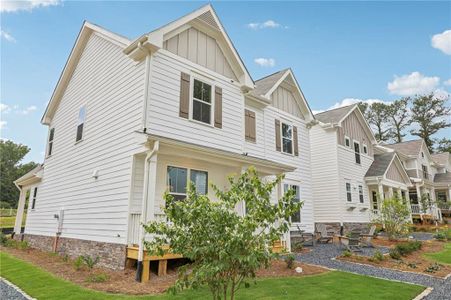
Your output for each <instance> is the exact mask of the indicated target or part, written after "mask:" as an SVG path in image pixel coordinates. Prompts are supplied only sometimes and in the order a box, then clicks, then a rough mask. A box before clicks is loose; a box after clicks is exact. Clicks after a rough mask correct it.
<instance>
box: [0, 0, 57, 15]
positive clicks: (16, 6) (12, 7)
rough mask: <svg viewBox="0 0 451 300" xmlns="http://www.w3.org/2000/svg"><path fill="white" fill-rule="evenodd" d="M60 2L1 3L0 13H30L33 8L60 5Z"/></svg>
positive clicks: (40, 0) (35, 0)
mask: <svg viewBox="0 0 451 300" xmlns="http://www.w3.org/2000/svg"><path fill="white" fill-rule="evenodd" d="M60 4H61V1H60V0H23V1H4V0H2V1H1V5H0V12H7V13H8V12H16V11H21V10H25V11H32V10H33V9H35V8H40V7H47V6H56V5H60Z"/></svg>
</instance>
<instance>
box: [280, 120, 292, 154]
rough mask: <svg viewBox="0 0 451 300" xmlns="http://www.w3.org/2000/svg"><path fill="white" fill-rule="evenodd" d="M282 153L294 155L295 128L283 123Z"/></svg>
mask: <svg viewBox="0 0 451 300" xmlns="http://www.w3.org/2000/svg"><path fill="white" fill-rule="evenodd" d="M282 151H283V152H285V153H289V154H293V126H291V125H288V124H285V123H282Z"/></svg>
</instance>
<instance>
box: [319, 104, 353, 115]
mask: <svg viewBox="0 0 451 300" xmlns="http://www.w3.org/2000/svg"><path fill="white" fill-rule="evenodd" d="M355 105H358V103H354V104H349V105H346V106H340V107H336V108H332V109H329V110H325V111H322V112H320V113H317V114H316V115H319V114H323V113H327V112H330V111H333V110H337V109H342V108H347V107H350V106H355Z"/></svg>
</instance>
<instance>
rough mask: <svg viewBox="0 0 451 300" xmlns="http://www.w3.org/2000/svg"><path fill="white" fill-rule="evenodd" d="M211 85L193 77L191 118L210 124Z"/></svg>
mask: <svg viewBox="0 0 451 300" xmlns="http://www.w3.org/2000/svg"><path fill="white" fill-rule="evenodd" d="M211 106H212V86H211V85H210V84H207V83H205V82H202V81H200V80H197V79H194V83H193V110H192V111H193V115H192V118H193V120H196V121H199V122H203V123H206V124H211V119H212V118H211V112H212V107H211Z"/></svg>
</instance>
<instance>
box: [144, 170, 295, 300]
mask: <svg viewBox="0 0 451 300" xmlns="http://www.w3.org/2000/svg"><path fill="white" fill-rule="evenodd" d="M282 178H283V176H278V177H277V178H276V179H275V180H273V181H270V182H267V183H265V182H263V181H262V180H261V179H260V178H259V177H258V175H257V172H256V171H255V169H253V168H249V169H248V170H247V171H246V172H244V173H243V174H241V175H240V176H239V177H238V178H236V179H235V178H233V177H230V178H229V182H230V188H229V189H228V190H226V191H221V190H220V189H219V188H218V187H216V186H214V185H212V188H213V190H214V191H215V194H216V197H217V198H218V201H211V200H210V199H209V198H208V197H207V196H206V195H199V194H198V193H196V191H195V188H194V185H193V184H190V187H189V189H188V192H187V198H186V199H185V200H183V201H177V200H175V199H174V198H173V197H172V196H171V195H169V194H167V193H166V194H165V196H164V198H165V200H166V208H165V213H166V216H167V219H168V221H169V222H151V223H149V224H148V225H145V229H146V231H147V232H148V233H149V234H151V235H152V237H153V238H152V240H151V241H149V242H146V243H145V245H146V248H147V250H148V251H149V252H151V253H154V254H158V255H162V254H164V253H165V250H164V249H163V246H164V245H169V248H170V249H171V251H172V252H173V253H179V254H182V255H183V257H186V258H188V259H190V260H192V261H193V263H192V264H191V266H190V269H191V270H190V271H188V268H187V266H184V267H182V268H180V269H179V278H178V280H177V282H176V284H175V285H174V286H173V287H172V288H171V289H170V291H171V292H176V291H179V290H181V289H185V288H198V287H200V286H202V285H207V286H208V287H209V289H210V291H211V293H212V295H213V299H227V298H229V299H234V297H235V292H236V291H237V290H238V289H239V288H240V286H241V285H242V283H243V282H244V285H245V286H248V285H249V283H248V282H247V279H250V278H254V277H255V273H256V271H257V270H258V269H260V268H262V267H268V266H269V264H270V262H271V259H272V258H273V257H274V254H273V253H272V251H271V250H272V247H271V246H272V244H273V243H274V242H275V241H277V240H280V238H281V236H282V235H283V234H284V233H285V232H287V231H288V229H289V225H290V223H289V220H290V216H291V215H293V214H294V213H295V212H296V211H298V210H299V209H300V207H301V203H298V202H295V201H294V197H295V192H294V191H293V190H289V191H288V192H286V193H285V194H284V195H283V197H282V198H281V199H279V200H278V201H277V203H273V202H271V194H272V192H273V190H274V188H275V187H276V186H277V185H278V184H279V183H280V182H281V180H282ZM243 202H244V203H245V207H246V215H245V216H240V215H239V214H237V213H236V212H235V207H237V205H239V204H240V203H243Z"/></svg>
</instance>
